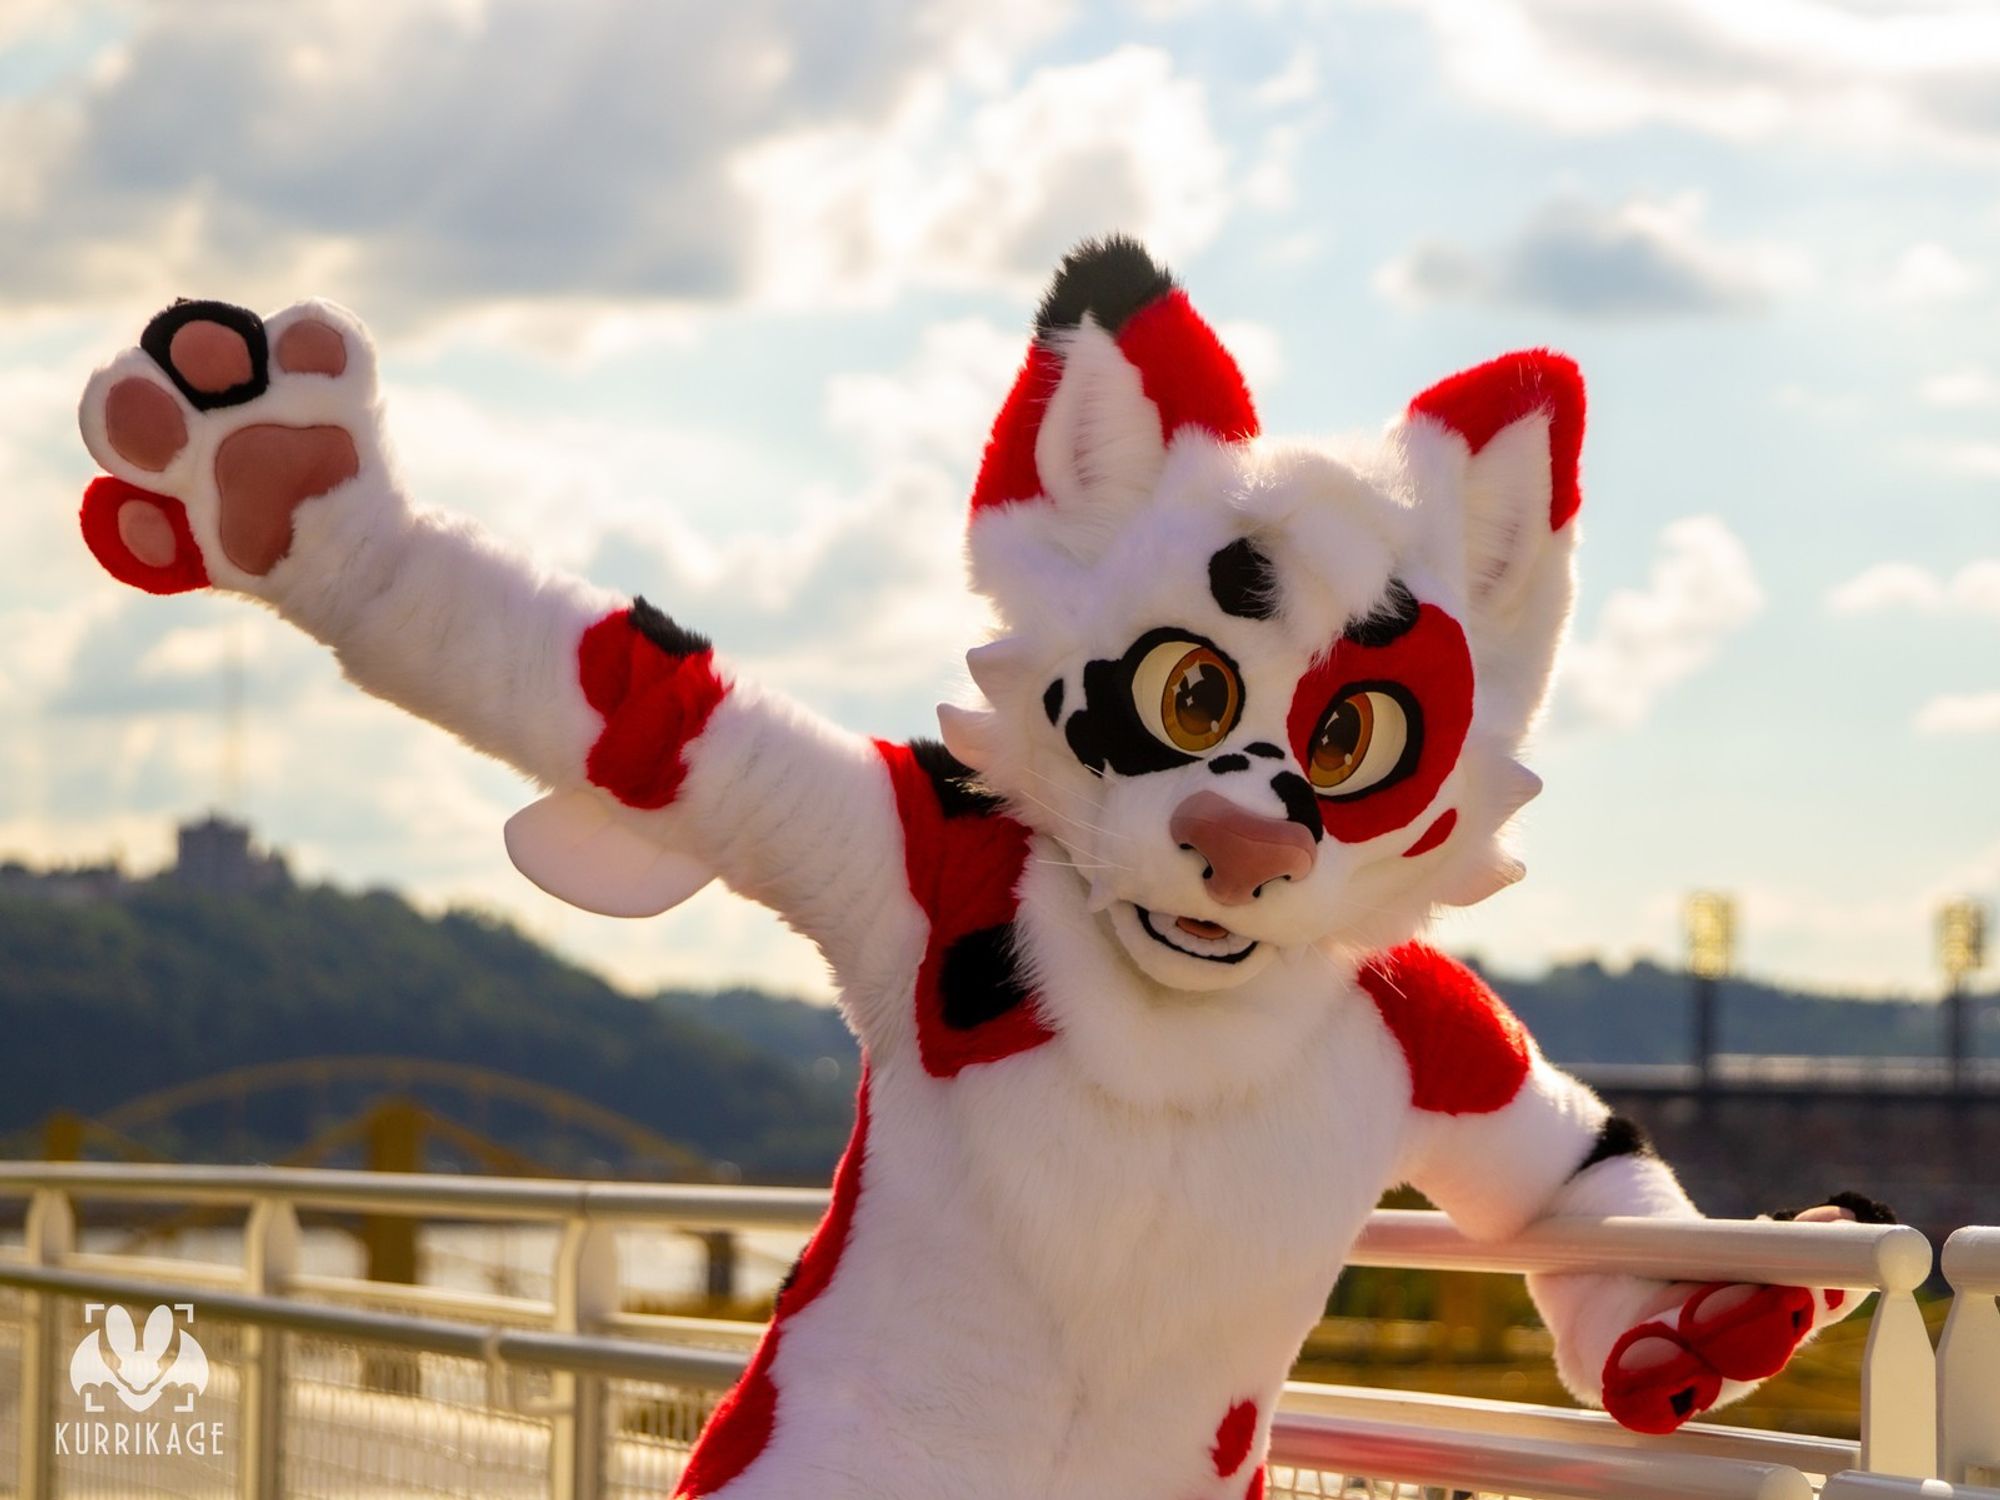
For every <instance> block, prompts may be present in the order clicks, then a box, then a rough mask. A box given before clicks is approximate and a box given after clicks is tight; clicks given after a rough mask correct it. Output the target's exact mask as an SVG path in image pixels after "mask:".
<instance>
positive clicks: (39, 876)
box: [0, 859, 131, 906]
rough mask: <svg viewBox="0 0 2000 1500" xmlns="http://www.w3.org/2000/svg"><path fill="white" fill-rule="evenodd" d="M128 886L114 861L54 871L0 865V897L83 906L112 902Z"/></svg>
mask: <svg viewBox="0 0 2000 1500" xmlns="http://www.w3.org/2000/svg"><path fill="white" fill-rule="evenodd" d="M130 885H131V882H130V881H129V880H128V879H127V878H126V876H125V872H124V871H123V870H122V869H120V868H119V867H118V865H117V862H116V861H106V862H105V863H104V864H101V865H69V866H66V867H64V868H61V869H55V870H35V869H30V868H29V867H28V866H27V865H24V864H22V863H20V862H19V861H18V860H11V859H10V860H8V861H7V862H6V863H5V864H0V896H28V897H32V898H34V899H35V900H38V901H55V902H58V903H60V904H62V905H64V906H86V905H89V904H90V903H92V902H95V901H115V900H117V899H118V897H120V896H122V895H124V894H125V892H126V890H127V889H129V888H130Z"/></svg>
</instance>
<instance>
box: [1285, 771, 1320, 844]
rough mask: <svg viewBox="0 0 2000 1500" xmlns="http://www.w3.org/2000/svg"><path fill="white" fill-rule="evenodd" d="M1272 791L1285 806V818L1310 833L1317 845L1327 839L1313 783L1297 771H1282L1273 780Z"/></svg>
mask: <svg viewBox="0 0 2000 1500" xmlns="http://www.w3.org/2000/svg"><path fill="white" fill-rule="evenodd" d="M1271 790H1272V791H1274V792H1276V793H1277V794H1278V800H1279V801H1280V802H1282V803H1284V804H1285V816H1286V817H1287V818H1290V819H1291V820H1292V821H1293V822H1294V823H1296V824H1298V825H1299V826H1300V827H1301V828H1303V829H1305V830H1306V831H1307V832H1309V833H1310V834H1311V835H1312V836H1313V842H1314V843H1315V844H1317V843H1318V842H1319V841H1320V840H1321V839H1323V838H1325V837H1326V824H1324V823H1323V822H1321V821H1320V816H1319V798H1317V797H1315V796H1314V795H1313V789H1312V783H1311V782H1309V781H1307V780H1306V779H1305V777H1303V776H1301V775H1300V774H1299V773H1298V772H1297V771H1280V772H1279V773H1278V774H1277V775H1276V776H1273V777H1272V778H1271Z"/></svg>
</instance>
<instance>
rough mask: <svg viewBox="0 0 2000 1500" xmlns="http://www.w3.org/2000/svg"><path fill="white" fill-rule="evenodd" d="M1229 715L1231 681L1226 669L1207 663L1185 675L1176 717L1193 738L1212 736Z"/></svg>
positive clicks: (1176, 697) (1177, 694)
mask: <svg viewBox="0 0 2000 1500" xmlns="http://www.w3.org/2000/svg"><path fill="white" fill-rule="evenodd" d="M1228 712H1229V679H1228V678H1227V677H1225V676H1224V675H1223V672H1222V669H1221V668H1220V667H1218V666H1215V665H1213V664H1211V663H1207V662H1204V663H1202V664H1201V665H1199V666H1197V667H1195V668H1194V669H1193V670H1191V671H1188V672H1184V673H1182V674H1181V680H1180V685H1179V686H1178V688H1176V690H1175V692H1174V716H1175V717H1176V718H1177V719H1179V720H1180V722H1181V727H1182V728H1184V729H1186V730H1188V731H1189V732H1190V733H1192V734H1209V733H1212V732H1213V731H1214V729H1215V726H1216V725H1217V724H1219V723H1221V722H1222V718H1223V715H1225V714H1226V713H1228Z"/></svg>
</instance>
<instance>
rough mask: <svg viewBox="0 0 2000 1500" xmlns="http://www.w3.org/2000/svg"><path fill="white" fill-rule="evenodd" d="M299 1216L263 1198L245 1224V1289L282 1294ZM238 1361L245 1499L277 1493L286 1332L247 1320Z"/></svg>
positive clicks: (239, 1454) (295, 1250) (239, 1468)
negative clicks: (240, 1359)
mask: <svg viewBox="0 0 2000 1500" xmlns="http://www.w3.org/2000/svg"><path fill="white" fill-rule="evenodd" d="M298 1263H299V1220H298V1215H297V1214H296V1213H294V1212H293V1210H292V1205H291V1204H289V1203H287V1202H285V1201H284V1200H283V1199H280V1198H259V1199H258V1200H257V1202H256V1203H255V1204H253V1205H252V1206H251V1209H250V1217H249V1219H248V1220H247V1221H246V1222H245V1223H244V1226H243V1290H244V1291H246V1292H247V1293H249V1294H250V1295H251V1296H253V1297H281V1296H283V1295H284V1293H285V1288H286V1284H287V1283H288V1282H289V1281H290V1280H291V1278H292V1274H293V1273H294V1272H295V1271H296V1270H297V1269H298ZM242 1340H243V1343H242V1350H243V1355H242V1362H241V1363H240V1364H239V1365H238V1367H237V1368H238V1377H237V1378H238V1380H239V1382H240V1384H239V1386H238V1390H239V1391H240V1393H241V1394H240V1398H239V1401H238V1410H237V1430H236V1474H237V1493H238V1494H239V1495H241V1496H242V1497H243V1500H263V1497H265V1496H269V1495H276V1494H277V1493H279V1482H280V1480H281V1478H282V1477H283V1474H284V1457H285V1334H284V1332H283V1330H281V1329H277V1328H265V1327H262V1326H261V1325H259V1324H256V1323H246V1324H244V1325H243V1330H242Z"/></svg>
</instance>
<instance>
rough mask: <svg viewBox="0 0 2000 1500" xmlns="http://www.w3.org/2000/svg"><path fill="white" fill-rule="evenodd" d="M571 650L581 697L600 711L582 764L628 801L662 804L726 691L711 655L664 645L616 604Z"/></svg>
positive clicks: (632, 804)
mask: <svg viewBox="0 0 2000 1500" xmlns="http://www.w3.org/2000/svg"><path fill="white" fill-rule="evenodd" d="M576 654H577V674H578V677H579V678H580V680H581V682H582V685H583V696H584V698H585V699H586V700H587V701H588V702H589V704H590V706H591V707H592V708H594V709H596V710H597V711H598V712H599V713H600V714H602V715H603V716H604V732H603V733H602V734H600V735H598V737H597V743H596V744H594V745H592V746H591V747H590V756H589V759H588V760H587V761H586V762H585V770H586V772H587V773H588V775H589V777H590V780H591V782H592V783H593V784H594V785H597V786H601V787H603V788H604V789H605V790H606V791H607V792H610V793H611V795H612V796H614V797H616V798H617V799H618V800H619V801H620V802H623V803H625V804H626V805H628V806H630V807H665V806H666V805H667V804H668V803H669V802H671V801H673V800H674V797H675V796H676V795H677V794H678V793H679V791H680V789H681V783H682V782H683V781H685V780H686V779H687V757H686V755H685V754H683V752H684V751H685V749H686V748H687V746H688V744H689V742H691V741H692V740H694V739H695V737H696V736H698V735H699V734H700V733H701V732H702V730H703V729H705V728H707V727H708V719H709V715H710V714H712V713H714V712H715V706H716V705H717V704H718V703H720V702H721V701H722V699H723V697H724V695H725V694H727V693H728V691H729V689H728V687H727V686H726V685H725V684H724V683H723V681H722V679H721V678H719V677H717V676H716V675H715V656H714V653H713V652H711V651H706V650H703V651H694V652H690V653H688V654H686V655H676V654H674V653H673V652H670V651H667V650H665V649H663V648H662V647H660V646H657V645H655V644H654V643H653V642H652V641H649V640H648V639H646V637H645V636H644V635H642V634H640V632H639V629H638V627H637V626H636V625H634V624H633V622H632V611H631V610H629V609H621V610H619V611H617V612H616V613H615V614H609V615H606V616H605V617H604V618H603V619H601V620H599V621H598V622H597V623H596V624H595V625H593V626H591V627H590V629H588V630H586V631H585V632H584V633H583V639H582V641H581V642H579V643H578V645H577V653H576Z"/></svg>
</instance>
